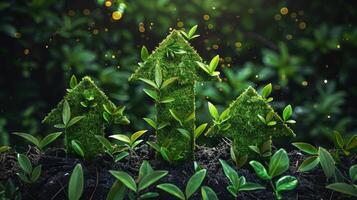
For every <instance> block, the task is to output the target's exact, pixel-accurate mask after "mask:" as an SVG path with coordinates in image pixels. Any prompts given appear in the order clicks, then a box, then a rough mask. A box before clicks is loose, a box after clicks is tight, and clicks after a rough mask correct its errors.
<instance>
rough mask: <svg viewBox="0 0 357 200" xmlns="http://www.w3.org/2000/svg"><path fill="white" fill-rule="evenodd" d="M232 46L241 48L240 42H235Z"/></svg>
mask: <svg viewBox="0 0 357 200" xmlns="http://www.w3.org/2000/svg"><path fill="white" fill-rule="evenodd" d="M234 45H235V46H236V47H237V48H241V47H242V43H241V42H236V43H234Z"/></svg>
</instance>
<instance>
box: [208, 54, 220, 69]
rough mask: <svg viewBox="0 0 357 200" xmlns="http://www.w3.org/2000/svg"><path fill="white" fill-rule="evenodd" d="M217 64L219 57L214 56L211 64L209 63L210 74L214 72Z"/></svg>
mask: <svg viewBox="0 0 357 200" xmlns="http://www.w3.org/2000/svg"><path fill="white" fill-rule="evenodd" d="M218 62H219V55H216V56H215V57H213V58H212V60H211V62H210V63H209V72H210V73H212V72H214V71H215V70H216V68H217V66H218Z"/></svg>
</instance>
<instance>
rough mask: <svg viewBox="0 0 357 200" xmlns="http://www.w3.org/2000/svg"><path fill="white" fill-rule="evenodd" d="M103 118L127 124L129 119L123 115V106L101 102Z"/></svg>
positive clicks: (115, 122)
mask: <svg viewBox="0 0 357 200" xmlns="http://www.w3.org/2000/svg"><path fill="white" fill-rule="evenodd" d="M103 108H104V111H103V119H104V120H105V121H106V122H108V123H114V124H129V123H130V121H129V120H128V118H127V117H126V116H124V110H125V106H118V107H117V106H115V105H109V104H107V105H106V104H103Z"/></svg>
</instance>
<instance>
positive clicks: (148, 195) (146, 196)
mask: <svg viewBox="0 0 357 200" xmlns="http://www.w3.org/2000/svg"><path fill="white" fill-rule="evenodd" d="M158 196H160V194H159V193H157V192H147V193H145V194H142V195H140V199H150V198H155V197H158Z"/></svg>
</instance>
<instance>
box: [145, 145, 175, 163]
mask: <svg viewBox="0 0 357 200" xmlns="http://www.w3.org/2000/svg"><path fill="white" fill-rule="evenodd" d="M148 144H149V142H148ZM149 145H150V146H151V147H153V146H155V145H157V144H155V143H151V144H149ZM153 148H154V149H156V150H158V152H159V153H160V154H161V157H162V158H163V159H164V160H165V161H167V162H169V163H170V164H172V163H174V162H175V161H177V160H180V159H181V158H182V155H181V154H180V153H174V152H173V151H170V150H169V149H168V148H166V147H159V146H158V145H157V146H155V147H153Z"/></svg>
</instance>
